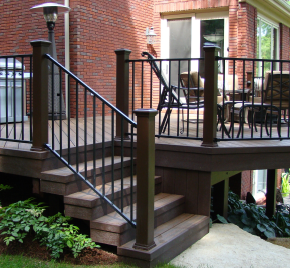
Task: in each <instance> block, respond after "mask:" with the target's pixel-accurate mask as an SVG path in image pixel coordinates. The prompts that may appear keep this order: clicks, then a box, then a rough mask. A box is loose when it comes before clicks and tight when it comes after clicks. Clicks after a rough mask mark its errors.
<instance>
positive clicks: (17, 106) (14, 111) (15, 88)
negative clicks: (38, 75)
mask: <svg viewBox="0 0 290 268" xmlns="http://www.w3.org/2000/svg"><path fill="white" fill-rule="evenodd" d="M32 97H33V96H32V55H31V54H28V55H13V56H0V126H1V128H0V140H2V141H10V142H21V143H32Z"/></svg>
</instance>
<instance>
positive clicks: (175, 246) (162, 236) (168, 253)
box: [117, 214, 209, 267]
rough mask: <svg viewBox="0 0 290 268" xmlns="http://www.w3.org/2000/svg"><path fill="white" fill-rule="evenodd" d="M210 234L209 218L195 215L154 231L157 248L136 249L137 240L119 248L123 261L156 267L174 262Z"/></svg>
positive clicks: (182, 217) (182, 216)
mask: <svg viewBox="0 0 290 268" xmlns="http://www.w3.org/2000/svg"><path fill="white" fill-rule="evenodd" d="M208 232H209V217H207V216H201V215H193V214H181V215H180V216H178V217H176V218H174V219H172V220H170V221H168V222H167V223H165V224H162V225H160V226H159V227H157V228H156V229H155V230H154V241H155V243H156V246H155V247H154V248H152V249H151V250H149V251H145V250H140V249H134V248H133V245H134V244H135V242H136V240H132V241H130V242H128V243H126V244H124V245H123V246H120V247H118V249H117V253H118V255H119V256H120V259H121V261H123V262H125V263H130V264H135V265H137V266H138V267H154V266H155V265H157V264H158V263H164V262H168V261H170V260H172V259H173V258H174V257H176V256H177V255H179V254H180V253H181V252H183V251H184V250H185V249H187V248H188V247H190V246H191V245H192V244H193V243H195V242H196V241H197V240H199V239H201V238H202V237H203V236H204V235H206V234H207V233H208Z"/></svg>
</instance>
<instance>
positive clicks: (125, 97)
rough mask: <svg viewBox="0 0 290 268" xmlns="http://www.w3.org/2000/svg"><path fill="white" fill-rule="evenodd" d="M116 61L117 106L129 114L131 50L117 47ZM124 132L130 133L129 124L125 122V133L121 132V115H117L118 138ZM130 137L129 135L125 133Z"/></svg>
mask: <svg viewBox="0 0 290 268" xmlns="http://www.w3.org/2000/svg"><path fill="white" fill-rule="evenodd" d="M115 53H116V56H117V63H116V107H117V108H118V109H119V110H120V111H121V112H123V113H124V114H125V115H129V62H127V60H129V55H130V53H131V50H128V49H124V48H122V49H117V50H115ZM124 133H128V124H124V126H123V133H121V117H120V116H119V115H116V138H117V139H118V138H121V136H122V135H124ZM124 138H128V135H127V136H126V135H124Z"/></svg>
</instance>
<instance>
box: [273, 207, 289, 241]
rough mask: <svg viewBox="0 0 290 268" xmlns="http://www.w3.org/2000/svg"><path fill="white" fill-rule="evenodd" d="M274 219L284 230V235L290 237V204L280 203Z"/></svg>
mask: <svg viewBox="0 0 290 268" xmlns="http://www.w3.org/2000/svg"><path fill="white" fill-rule="evenodd" d="M273 221H275V222H276V224H277V225H278V226H279V228H280V229H281V230H282V231H283V236H284V237H290V207H289V206H288V205H283V204H282V205H280V206H279V207H278V209H277V213H276V215H275V216H274V217H273Z"/></svg>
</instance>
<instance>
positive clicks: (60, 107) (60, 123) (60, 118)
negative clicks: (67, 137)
mask: <svg viewBox="0 0 290 268" xmlns="http://www.w3.org/2000/svg"><path fill="white" fill-rule="evenodd" d="M61 75H62V70H61V69H60V68H59V146H60V148H59V150H60V156H62V101H61V100H62V90H61V88H62V79H61Z"/></svg>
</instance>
